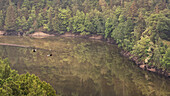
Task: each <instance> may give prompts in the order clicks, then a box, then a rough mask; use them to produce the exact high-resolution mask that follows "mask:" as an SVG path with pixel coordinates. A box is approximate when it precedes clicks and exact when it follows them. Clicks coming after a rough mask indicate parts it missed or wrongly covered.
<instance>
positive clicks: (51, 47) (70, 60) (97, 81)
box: [0, 37, 170, 96]
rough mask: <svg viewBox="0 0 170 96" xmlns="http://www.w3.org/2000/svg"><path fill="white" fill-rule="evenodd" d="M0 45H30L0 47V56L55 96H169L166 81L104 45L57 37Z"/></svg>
mask: <svg viewBox="0 0 170 96" xmlns="http://www.w3.org/2000/svg"><path fill="white" fill-rule="evenodd" d="M0 42H1V43H10V44H20V45H26V46H30V47H28V48H21V47H12V46H0V56H1V57H3V58H5V57H8V58H9V60H10V62H11V67H12V68H13V69H16V70H18V72H19V73H20V74H21V73H26V72H30V73H34V74H36V75H37V76H39V77H40V78H41V80H44V81H46V82H49V83H50V84H51V85H52V86H53V87H54V88H55V90H56V91H57V94H58V95H59V96H170V91H169V90H170V81H169V80H167V79H165V78H161V77H160V76H157V75H154V74H153V73H151V74H150V73H148V72H145V71H142V70H140V69H139V68H137V67H136V66H135V65H134V64H133V62H130V61H129V60H127V59H126V58H123V57H122V56H121V55H120V54H119V51H120V50H119V49H118V48H117V47H116V46H114V45H109V44H107V43H105V42H101V41H92V40H85V39H80V38H60V37H52V38H42V39H35V38H29V37H20V38H19V37H1V38H0ZM33 48H36V49H37V51H36V52H32V49H33ZM50 53H52V54H53V56H50V57H47V54H50Z"/></svg>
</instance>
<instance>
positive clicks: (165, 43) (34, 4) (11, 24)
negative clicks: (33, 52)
mask: <svg viewBox="0 0 170 96" xmlns="http://www.w3.org/2000/svg"><path fill="white" fill-rule="evenodd" d="M169 8H170V4H169V2H168V0H0V30H3V31H5V32H7V33H12V34H14V33H16V34H18V33H21V34H24V35H27V34H31V33H34V32H36V31H43V32H46V33H50V34H51V33H53V34H63V33H65V32H72V33H75V34H80V35H91V34H99V35H103V36H104V37H105V39H107V38H112V39H114V40H116V43H117V44H118V46H119V47H120V48H122V49H124V50H126V51H128V52H130V53H131V54H133V55H134V56H136V57H137V58H138V59H139V62H142V63H143V64H146V65H149V66H154V67H155V66H156V67H157V68H159V69H162V70H163V71H168V72H170V48H169V46H170V44H169V41H170V10H169Z"/></svg>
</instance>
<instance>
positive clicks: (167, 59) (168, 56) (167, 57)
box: [162, 48, 170, 69]
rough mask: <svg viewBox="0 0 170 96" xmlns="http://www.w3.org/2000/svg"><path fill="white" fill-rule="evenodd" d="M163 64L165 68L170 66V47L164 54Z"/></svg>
mask: <svg viewBox="0 0 170 96" xmlns="http://www.w3.org/2000/svg"><path fill="white" fill-rule="evenodd" d="M162 64H163V67H164V68H168V69H169V68H170V48H168V49H167V50H166V53H165V54H164V55H163V59H162Z"/></svg>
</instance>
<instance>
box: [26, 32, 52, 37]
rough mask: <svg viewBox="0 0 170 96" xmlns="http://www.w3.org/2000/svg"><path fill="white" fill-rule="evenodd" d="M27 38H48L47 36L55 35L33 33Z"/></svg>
mask: <svg viewBox="0 0 170 96" xmlns="http://www.w3.org/2000/svg"><path fill="white" fill-rule="evenodd" d="M29 36H31V37H48V36H55V35H51V34H47V33H44V32H34V33H33V34H30V35H29Z"/></svg>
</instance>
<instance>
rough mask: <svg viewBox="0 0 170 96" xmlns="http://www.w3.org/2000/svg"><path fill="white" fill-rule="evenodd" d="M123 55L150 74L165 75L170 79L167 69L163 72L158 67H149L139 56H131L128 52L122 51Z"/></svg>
mask: <svg viewBox="0 0 170 96" xmlns="http://www.w3.org/2000/svg"><path fill="white" fill-rule="evenodd" d="M121 55H123V56H124V57H127V58H129V59H130V60H132V61H133V62H135V64H136V65H137V66H138V67H140V68H141V69H143V70H147V71H149V72H153V73H157V74H159V75H163V76H165V77H170V72H167V70H166V69H165V70H163V69H162V68H157V67H156V66H149V65H148V64H145V63H144V61H140V60H139V58H138V57H137V56H134V55H133V54H131V53H130V52H128V51H124V50H122V51H121Z"/></svg>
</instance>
